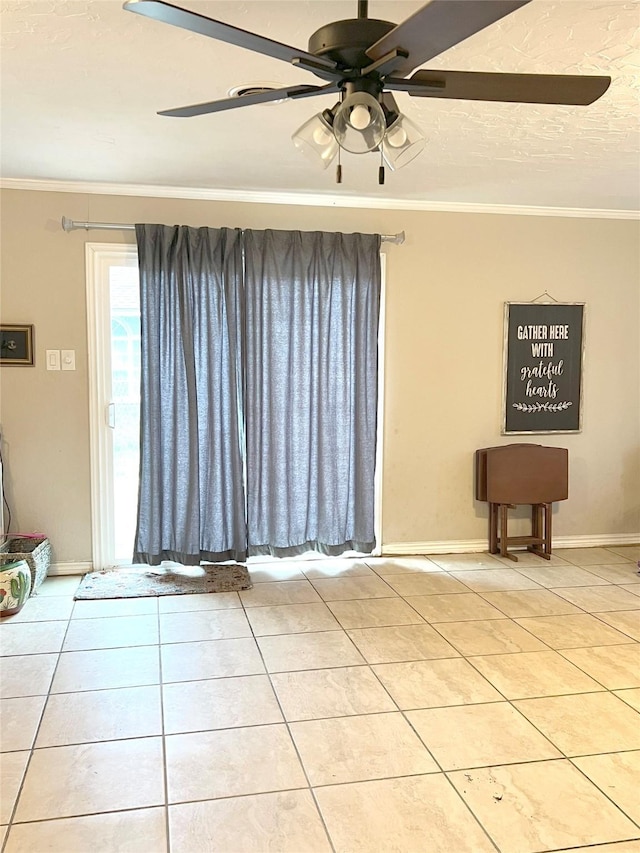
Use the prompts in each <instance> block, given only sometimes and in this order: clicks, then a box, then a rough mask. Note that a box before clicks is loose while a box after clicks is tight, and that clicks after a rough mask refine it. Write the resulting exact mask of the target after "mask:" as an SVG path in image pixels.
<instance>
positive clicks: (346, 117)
mask: <svg viewBox="0 0 640 853" xmlns="http://www.w3.org/2000/svg"><path fill="white" fill-rule="evenodd" d="M385 130H386V123H385V119H384V112H383V111H382V107H381V106H380V104H379V103H378V102H377V101H376V99H375V98H374V97H373V95H369V94H367V93H366V92H354V93H353V94H351V95H347V97H346V98H345V99H344V101H343V102H342V103H341V104H340V106H339V107H338V111H337V112H336V115H335V118H334V120H333V132H334V133H335V136H336V139H337V140H338V144H339V145H340V147H341V148H344V150H345V151H350V152H351V153H352V154H365V153H366V152H367V151H375V149H376V148H377V147H378V146H379V145H380V143H381V142H382V138H383V137H384V134H385Z"/></svg>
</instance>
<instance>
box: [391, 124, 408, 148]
mask: <svg viewBox="0 0 640 853" xmlns="http://www.w3.org/2000/svg"><path fill="white" fill-rule="evenodd" d="M406 141H407V133H406V131H405V130H404V129H403V128H401V127H395V128H393V130H390V131H389V132H388V133H387V142H388V143H389V145H391V147H392V148H401V147H402V146H403V145H404V144H405V142H406Z"/></svg>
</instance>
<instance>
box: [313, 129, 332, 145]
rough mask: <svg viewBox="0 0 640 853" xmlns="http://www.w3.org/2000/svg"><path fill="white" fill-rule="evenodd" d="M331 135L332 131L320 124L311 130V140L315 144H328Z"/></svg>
mask: <svg viewBox="0 0 640 853" xmlns="http://www.w3.org/2000/svg"><path fill="white" fill-rule="evenodd" d="M332 136H333V133H332V132H331V131H330V130H328V128H326V127H323V126H322V125H321V126H320V127H316V128H315V130H314V131H313V141H314V142H315V143H316V145H328V144H329V143H330V142H331V137H332Z"/></svg>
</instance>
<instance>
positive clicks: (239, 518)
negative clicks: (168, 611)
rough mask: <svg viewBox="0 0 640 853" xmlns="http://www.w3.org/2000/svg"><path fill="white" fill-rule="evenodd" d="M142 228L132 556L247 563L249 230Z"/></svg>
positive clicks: (149, 560)
mask: <svg viewBox="0 0 640 853" xmlns="http://www.w3.org/2000/svg"><path fill="white" fill-rule="evenodd" d="M136 237H137V241H138V257H139V268H140V299H141V303H140V308H141V317H142V329H141V335H142V346H141V350H142V379H141V412H140V415H141V437H140V443H141V448H140V450H141V453H140V493H139V501H138V527H137V531H136V538H135V544H134V555H133V561H134V562H135V563H147V564H150V565H158V564H159V563H160V562H161V561H162V560H173V561H176V562H179V563H182V564H185V565H197V564H199V563H200V562H201V561H213V562H215V561H219V560H227V559H233V560H237V561H242V560H244V559H245V558H246V549H247V538H246V535H247V534H246V524H245V494H244V473H243V446H244V434H243V421H242V414H241V412H242V388H243V370H242V361H243V358H242V329H243V326H244V317H243V312H244V307H243V299H244V297H243V282H242V276H243V266H242V242H241V238H242V234H241V232H240V231H239V230H233V229H227V228H222V229H213V228H198V229H196V228H189V227H186V226H175V227H170V226H165V225H136Z"/></svg>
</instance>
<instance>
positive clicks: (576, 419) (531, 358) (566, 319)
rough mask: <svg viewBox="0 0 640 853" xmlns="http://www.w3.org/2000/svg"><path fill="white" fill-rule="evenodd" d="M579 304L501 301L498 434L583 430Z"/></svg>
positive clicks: (582, 322) (581, 305)
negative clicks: (501, 404)
mask: <svg viewBox="0 0 640 853" xmlns="http://www.w3.org/2000/svg"><path fill="white" fill-rule="evenodd" d="M583 340H584V303H577V302H572V303H564V302H553V303H550V302H545V303H539V302H538V303H536V302H506V303H505V350H504V394H503V400H504V417H503V430H502V432H503V434H506V433H527V432H529V433H532V432H533V433H542V432H579V431H580V430H581V429H582V350H583Z"/></svg>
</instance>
